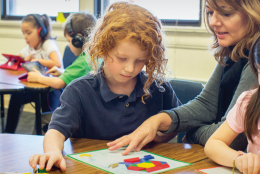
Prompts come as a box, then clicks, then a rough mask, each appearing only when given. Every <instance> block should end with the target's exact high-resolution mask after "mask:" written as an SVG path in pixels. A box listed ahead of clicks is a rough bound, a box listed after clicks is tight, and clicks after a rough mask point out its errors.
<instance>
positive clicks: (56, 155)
mask: <svg viewBox="0 0 260 174" xmlns="http://www.w3.org/2000/svg"><path fill="white" fill-rule="evenodd" d="M46 163H47V165H46ZM29 164H30V166H31V167H32V168H33V169H35V168H36V166H37V164H39V165H40V167H39V168H40V169H41V170H42V169H44V167H45V166H46V171H50V170H51V168H52V166H53V165H55V166H56V167H58V168H60V169H61V170H62V171H66V162H65V159H64V158H63V156H62V153H61V152H48V153H45V154H43V155H40V154H35V155H33V156H31V157H30V159H29Z"/></svg>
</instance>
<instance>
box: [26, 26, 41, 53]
mask: <svg viewBox="0 0 260 174" xmlns="http://www.w3.org/2000/svg"><path fill="white" fill-rule="evenodd" d="M21 29H22V32H23V36H24V39H25V41H26V43H27V44H28V45H29V46H30V47H32V48H36V47H37V46H38V44H39V43H40V42H41V39H42V38H41V37H40V36H39V35H38V29H37V28H36V27H34V26H33V24H32V23H31V22H23V23H22V24H21Z"/></svg>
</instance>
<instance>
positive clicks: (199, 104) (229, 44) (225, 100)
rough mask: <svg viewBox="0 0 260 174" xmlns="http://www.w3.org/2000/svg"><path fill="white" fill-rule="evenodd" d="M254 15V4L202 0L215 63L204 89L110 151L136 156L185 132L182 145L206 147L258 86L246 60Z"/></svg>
mask: <svg viewBox="0 0 260 174" xmlns="http://www.w3.org/2000/svg"><path fill="white" fill-rule="evenodd" d="M259 12H260V2H259V0H246V1H245V0H205V4H204V14H203V16H204V20H205V24H206V28H207V29H208V31H209V32H210V33H211V34H212V37H213V44H212V46H211V47H212V49H214V57H215V59H216V60H217V62H218V64H217V66H216V68H215V70H214V72H213V74H212V76H211V77H210V79H209V81H208V82H207V84H206V86H205V88H204V89H203V91H202V92H201V94H200V95H199V96H197V97H196V98H195V99H194V100H192V101H190V102H188V103H187V104H185V105H182V106H180V107H177V108H174V109H171V110H165V111H161V112H160V113H159V114H157V115H155V116H153V117H150V118H149V119H147V120H146V121H145V122H144V123H143V124H142V125H141V126H139V128H138V129H136V130H135V131H134V132H133V133H131V134H129V135H127V136H124V137H121V138H119V139H117V140H115V141H114V142H111V143H109V144H108V146H110V150H115V149H117V148H119V147H121V146H124V145H127V144H129V146H128V148H127V149H126V150H125V151H124V152H123V155H125V154H127V153H129V152H130V151H131V150H132V149H134V148H135V150H136V151H139V150H140V149H141V148H142V147H143V146H144V145H145V144H147V143H149V142H150V141H152V140H158V135H156V134H157V131H158V130H159V131H166V132H165V133H169V132H175V133H176V134H178V133H179V132H186V131H188V132H187V134H186V141H188V142H189V143H196V144H201V145H205V144H206V142H207V140H208V139H209V137H210V136H211V135H212V134H213V133H214V132H215V131H216V130H217V129H218V128H219V127H220V126H221V125H222V124H223V122H225V120H226V115H227V114H228V112H229V111H230V109H231V108H232V107H233V106H234V105H235V103H236V100H237V98H238V97H239V96H240V94H241V93H242V92H244V91H247V90H249V89H251V88H252V87H253V86H255V85H256V84H257V78H256V77H255V76H254V74H253V72H252V69H251V68H250V66H249V63H248V56H249V53H250V48H251V46H252V43H253V41H254V40H255V39H256V38H257V36H258V34H259V32H260V15H259ZM198 63H199V62H198ZM230 147H232V148H233V149H236V150H244V149H245V148H246V147H247V140H246V136H245V135H244V134H243V133H241V134H239V135H238V136H237V138H236V139H235V140H234V141H233V142H231V144H230Z"/></svg>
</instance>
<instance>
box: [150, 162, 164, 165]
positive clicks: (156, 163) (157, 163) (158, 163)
mask: <svg viewBox="0 0 260 174" xmlns="http://www.w3.org/2000/svg"><path fill="white" fill-rule="evenodd" d="M151 162H152V163H153V164H154V165H155V166H160V165H162V163H161V162H160V161H151Z"/></svg>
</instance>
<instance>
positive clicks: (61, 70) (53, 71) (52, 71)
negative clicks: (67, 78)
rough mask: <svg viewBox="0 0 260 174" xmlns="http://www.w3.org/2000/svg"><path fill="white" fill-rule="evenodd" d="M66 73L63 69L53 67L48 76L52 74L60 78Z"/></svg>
mask: <svg viewBox="0 0 260 174" xmlns="http://www.w3.org/2000/svg"><path fill="white" fill-rule="evenodd" d="M63 72H64V69H63V68H58V67H57V66H54V67H52V68H51V69H50V70H49V71H47V72H46V74H50V75H53V76H56V77H59V76H60V75H61V74H62V73H63Z"/></svg>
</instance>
